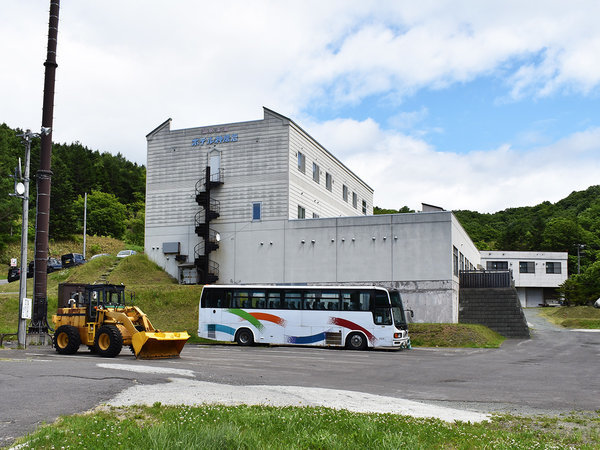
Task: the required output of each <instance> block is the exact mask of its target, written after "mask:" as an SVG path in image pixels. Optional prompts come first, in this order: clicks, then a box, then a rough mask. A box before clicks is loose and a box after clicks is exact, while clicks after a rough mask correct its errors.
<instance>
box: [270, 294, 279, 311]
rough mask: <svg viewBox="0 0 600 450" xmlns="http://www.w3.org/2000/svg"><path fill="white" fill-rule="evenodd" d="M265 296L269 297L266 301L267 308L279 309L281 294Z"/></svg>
mask: <svg viewBox="0 0 600 450" xmlns="http://www.w3.org/2000/svg"><path fill="white" fill-rule="evenodd" d="M267 295H268V297H269V299H268V300H267V308H269V309H279V308H281V294H280V293H279V292H269V293H268V294H267Z"/></svg>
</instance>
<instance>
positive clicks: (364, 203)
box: [362, 200, 367, 216]
mask: <svg viewBox="0 0 600 450" xmlns="http://www.w3.org/2000/svg"><path fill="white" fill-rule="evenodd" d="M362 212H363V214H364V215H365V216H366V215H367V201H366V200H363V201H362Z"/></svg>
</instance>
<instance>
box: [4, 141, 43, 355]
mask: <svg viewBox="0 0 600 450" xmlns="http://www.w3.org/2000/svg"><path fill="white" fill-rule="evenodd" d="M18 136H20V137H22V138H23V142H24V143H25V173H23V175H21V174H22V172H21V158H19V166H18V167H17V170H16V171H15V176H14V178H15V193H14V194H9V195H11V196H14V197H18V198H20V199H22V201H23V218H22V219H21V274H20V278H19V322H18V324H19V325H18V331H17V341H18V344H19V347H20V348H24V347H25V340H26V335H27V319H26V318H25V316H27V315H28V314H24V313H25V312H28V311H26V310H29V308H27V307H25V306H24V303H25V302H26V300H24V299H25V297H26V296H27V238H28V230H29V166H30V161H31V139H32V138H33V137H36V136H39V134H36V133H32V132H31V130H27V131H25V132H24V133H23V134H19V135H18Z"/></svg>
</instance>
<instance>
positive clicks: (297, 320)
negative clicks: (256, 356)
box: [198, 285, 412, 350]
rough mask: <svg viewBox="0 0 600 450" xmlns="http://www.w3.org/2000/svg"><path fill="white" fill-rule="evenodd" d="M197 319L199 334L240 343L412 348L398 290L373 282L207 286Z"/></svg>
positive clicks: (354, 347) (201, 297) (358, 348)
mask: <svg viewBox="0 0 600 450" xmlns="http://www.w3.org/2000/svg"><path fill="white" fill-rule="evenodd" d="M411 313H412V311H411ZM198 319H199V320H198V336H199V337H203V338H207V339H211V340H216V341H235V342H237V343H238V344H239V345H252V344H254V343H265V344H279V345H284V344H297V345H314V346H336V347H346V348H349V349H353V350H364V349H366V348H367V347H373V348H396V349H401V348H410V338H409V336H408V327H407V323H406V316H405V314H404V308H403V306H402V300H401V299H400V294H399V293H398V291H396V290H387V289H385V288H382V287H375V286H259V285H245V286H244V285H232V286H228V285H206V286H204V288H203V289H202V294H201V296H200V308H199V318H198Z"/></svg>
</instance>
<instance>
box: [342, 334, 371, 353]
mask: <svg viewBox="0 0 600 450" xmlns="http://www.w3.org/2000/svg"><path fill="white" fill-rule="evenodd" d="M346 348H348V349H350V350H365V349H366V348H367V339H366V338H365V336H364V335H362V334H360V333H352V334H350V335H349V336H348V337H347V338H346Z"/></svg>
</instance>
